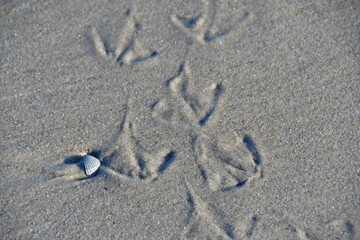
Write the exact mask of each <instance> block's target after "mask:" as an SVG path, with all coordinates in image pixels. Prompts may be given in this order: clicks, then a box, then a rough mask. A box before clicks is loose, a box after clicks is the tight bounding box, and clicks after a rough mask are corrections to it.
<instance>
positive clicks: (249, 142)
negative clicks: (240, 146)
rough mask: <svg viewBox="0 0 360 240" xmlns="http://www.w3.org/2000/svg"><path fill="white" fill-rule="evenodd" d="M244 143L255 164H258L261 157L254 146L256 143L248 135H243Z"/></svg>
mask: <svg viewBox="0 0 360 240" xmlns="http://www.w3.org/2000/svg"><path fill="white" fill-rule="evenodd" d="M243 141H244V143H245V144H246V147H247V148H248V149H249V151H250V152H251V154H252V156H253V159H254V162H255V164H256V165H257V166H259V165H260V164H261V157H260V154H259V152H258V150H257V148H256V144H255V143H254V141H253V140H252V139H251V137H250V136H247V135H246V136H245V137H244V138H243Z"/></svg>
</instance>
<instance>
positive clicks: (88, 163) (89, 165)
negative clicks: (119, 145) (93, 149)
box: [83, 155, 101, 176]
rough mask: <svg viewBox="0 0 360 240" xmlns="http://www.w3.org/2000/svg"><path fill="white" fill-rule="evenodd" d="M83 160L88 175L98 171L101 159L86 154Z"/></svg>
mask: <svg viewBox="0 0 360 240" xmlns="http://www.w3.org/2000/svg"><path fill="white" fill-rule="evenodd" d="M83 162H84V166H85V173H86V175H88V176H90V175H91V174H93V173H94V172H96V171H97V170H98V169H99V167H100V165H101V164H100V161H99V159H97V158H95V157H93V156H90V155H84V156H83Z"/></svg>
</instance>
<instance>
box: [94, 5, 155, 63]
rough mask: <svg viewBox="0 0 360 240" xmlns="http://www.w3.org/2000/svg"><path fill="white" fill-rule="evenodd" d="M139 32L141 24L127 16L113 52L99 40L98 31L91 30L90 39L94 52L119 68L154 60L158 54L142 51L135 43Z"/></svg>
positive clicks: (150, 50)
mask: <svg viewBox="0 0 360 240" xmlns="http://www.w3.org/2000/svg"><path fill="white" fill-rule="evenodd" d="M127 15H130V11H128V13H127ZM140 30H141V24H140V23H138V22H137V21H136V20H135V18H134V17H131V16H128V19H127V21H126V23H125V26H124V28H123V31H122V32H121V34H120V36H119V40H118V42H117V43H116V46H115V50H114V49H112V48H110V46H109V44H107V43H106V42H105V41H104V40H103V39H102V38H101V36H100V33H99V31H98V30H97V29H96V28H95V27H93V28H92V29H91V37H92V40H93V44H94V48H95V50H96V52H97V53H98V54H99V55H100V56H102V57H103V58H105V59H110V60H111V61H113V62H115V63H118V64H119V65H120V66H121V65H123V64H136V63H141V62H145V61H149V60H154V59H155V58H156V57H157V55H158V52H157V51H156V50H153V49H144V48H143V47H142V46H141V44H140V43H138V42H137V41H136V37H137V35H138V33H139V31H140Z"/></svg>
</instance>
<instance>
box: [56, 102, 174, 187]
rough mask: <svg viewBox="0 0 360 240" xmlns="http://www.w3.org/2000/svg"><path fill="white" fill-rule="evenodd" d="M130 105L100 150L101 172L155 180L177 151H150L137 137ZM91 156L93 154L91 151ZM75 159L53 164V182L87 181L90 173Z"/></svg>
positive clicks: (164, 171) (121, 176) (121, 178)
mask: <svg viewBox="0 0 360 240" xmlns="http://www.w3.org/2000/svg"><path fill="white" fill-rule="evenodd" d="M127 108H128V107H126V112H125V114H124V117H123V119H122V120H121V122H120V124H119V127H118V129H117V130H116V131H115V133H114V134H113V137H112V138H111V139H110V141H109V143H108V144H105V147H104V149H102V150H101V151H99V154H98V158H99V159H100V160H101V166H100V168H99V172H98V175H106V176H110V177H114V178H115V179H120V180H141V181H149V182H154V181H156V180H158V178H159V177H160V176H161V175H163V174H165V173H166V172H167V170H169V168H170V167H171V166H172V164H173V162H174V161H175V159H176V151H174V150H171V149H162V150H161V151H159V152H153V151H149V150H147V149H146V148H145V147H144V146H143V145H142V144H141V142H140V140H139V139H138V138H137V137H136V129H135V127H134V124H133V123H132V122H130V121H128V116H127V114H128V113H127ZM89 155H91V153H89ZM73 158H74V159H75V158H76V160H75V161H72V162H68V163H66V162H65V163H62V164H59V165H57V166H55V167H52V170H51V171H50V173H51V175H52V180H53V181H58V182H61V181H64V180H65V181H73V180H85V179H89V178H93V177H95V176H96V175H95V176H87V175H86V173H85V171H84V170H86V169H83V168H82V167H81V166H82V165H81V160H80V158H78V157H76V156H75V157H73Z"/></svg>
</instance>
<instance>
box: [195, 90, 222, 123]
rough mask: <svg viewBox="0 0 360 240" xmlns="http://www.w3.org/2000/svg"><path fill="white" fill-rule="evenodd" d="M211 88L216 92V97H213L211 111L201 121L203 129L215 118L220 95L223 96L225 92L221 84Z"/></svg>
mask: <svg viewBox="0 0 360 240" xmlns="http://www.w3.org/2000/svg"><path fill="white" fill-rule="evenodd" d="M211 88H213V91H214V93H213V94H214V97H213V103H212V106H211V108H210V109H209V111H208V112H207V113H206V114H205V116H204V117H203V118H202V119H201V120H200V121H199V125H200V126H201V127H203V126H204V125H205V124H206V123H207V122H208V120H210V118H211V117H212V116H213V114H214V112H215V109H216V107H217V104H218V102H219V99H220V95H221V94H222V92H223V86H222V85H221V84H213V85H212V86H211Z"/></svg>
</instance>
